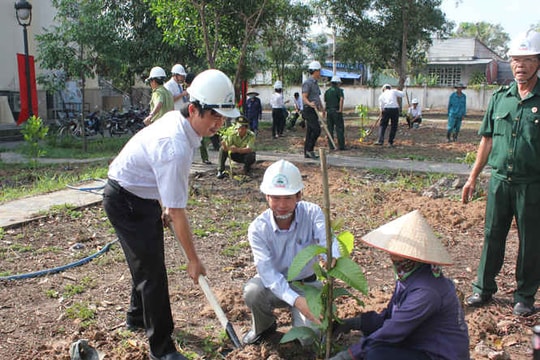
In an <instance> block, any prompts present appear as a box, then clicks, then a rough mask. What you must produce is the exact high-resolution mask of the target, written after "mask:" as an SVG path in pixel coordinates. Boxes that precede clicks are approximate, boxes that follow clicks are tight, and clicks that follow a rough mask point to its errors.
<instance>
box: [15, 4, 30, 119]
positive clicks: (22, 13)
mask: <svg viewBox="0 0 540 360" xmlns="http://www.w3.org/2000/svg"><path fill="white" fill-rule="evenodd" d="M15 14H16V15H17V22H18V23H19V25H21V26H22V27H23V37H24V71H25V74H26V94H27V96H28V117H32V116H33V115H34V110H33V107H32V88H31V82H30V57H29V55H28V30H27V29H26V28H27V27H28V26H30V23H31V22H32V4H30V3H29V2H28V1H26V0H17V2H16V3H15Z"/></svg>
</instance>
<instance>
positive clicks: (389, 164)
mask: <svg viewBox="0 0 540 360" xmlns="http://www.w3.org/2000/svg"><path fill="white" fill-rule="evenodd" d="M209 155H210V160H211V161H212V162H213V163H214V164H213V165H203V164H200V163H194V164H193V166H192V168H191V171H192V173H193V172H207V171H216V165H215V164H216V163H217V152H215V151H210V152H209ZM282 158H286V159H287V160H289V161H292V162H294V163H300V162H305V163H309V162H311V163H318V160H312V159H305V158H304V156H303V155H302V154H286V153H278V152H271V151H260V152H257V160H258V161H261V160H262V161H276V160H279V159H282ZM0 159H1V161H3V162H6V163H8V162H11V163H15V162H21V161H24V160H25V159H24V158H22V157H21V155H19V154H17V153H11V152H3V153H0ZM197 159H198V157H197V156H196V161H197ZM40 161H41V162H50V163H64V162H66V163H76V162H84V161H88V160H73V159H40ZM327 163H328V165H329V166H337V167H357V168H366V169H389V170H397V169H400V170H403V171H415V172H434V173H449V174H453V175H463V176H466V175H468V174H469V171H470V168H469V166H467V165H465V164H457V163H436V162H429V161H413V160H395V159H394V160H392V159H375V158H362V157H355V156H343V155H341V154H340V153H339V152H332V153H330V154H328V155H327ZM100 185H103V183H102V182H96V183H94V184H87V185H85V187H89V188H92V187H99V186H100ZM101 198H102V197H101V194H100V193H99V191H98V193H95V192H87V191H80V190H73V189H65V190H61V191H55V192H52V193H49V194H44V195H39V196H33V197H31V198H24V199H19V200H15V201H11V202H7V203H4V204H1V205H0V227H4V228H5V227H10V226H15V225H17V224H20V223H24V222H28V221H30V220H32V219H35V218H36V217H39V216H40V214H43V213H44V212H46V211H47V210H49V209H50V208H51V207H53V206H58V205H63V204H70V205H74V206H76V207H80V206H86V205H91V204H94V203H99V202H101Z"/></svg>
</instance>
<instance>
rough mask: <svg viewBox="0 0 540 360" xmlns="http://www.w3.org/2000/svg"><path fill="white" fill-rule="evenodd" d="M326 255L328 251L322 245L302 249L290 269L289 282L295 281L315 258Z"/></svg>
mask: <svg viewBox="0 0 540 360" xmlns="http://www.w3.org/2000/svg"><path fill="white" fill-rule="evenodd" d="M324 253H326V249H325V248H324V247H322V246H320V245H310V246H308V247H306V248H304V249H302V251H300V252H299V253H298V254H296V256H295V257H294V260H293V262H292V264H291V266H290V267H289V274H288V276H287V280H288V281H293V280H294V279H295V278H296V277H297V276H298V275H299V274H300V272H301V271H302V270H303V269H304V268H305V267H306V265H307V264H308V263H309V262H310V261H311V260H313V258H314V257H315V256H317V255H320V254H324Z"/></svg>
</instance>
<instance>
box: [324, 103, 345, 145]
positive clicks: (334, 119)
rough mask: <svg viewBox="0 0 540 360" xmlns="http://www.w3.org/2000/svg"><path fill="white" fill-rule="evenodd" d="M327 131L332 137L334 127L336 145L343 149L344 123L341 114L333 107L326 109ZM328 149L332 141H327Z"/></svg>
mask: <svg viewBox="0 0 540 360" xmlns="http://www.w3.org/2000/svg"><path fill="white" fill-rule="evenodd" d="M327 125H328V132H329V133H330V135H331V136H332V138H333V137H334V128H335V129H336V135H337V146H338V147H339V149H340V150H343V149H345V124H344V122H343V114H342V113H339V112H337V110H334V109H328V115H327ZM328 145H329V147H330V149H332V148H333V146H332V143H331V142H330V141H328Z"/></svg>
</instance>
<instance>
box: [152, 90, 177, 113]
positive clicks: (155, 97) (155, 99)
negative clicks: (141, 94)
mask: <svg viewBox="0 0 540 360" xmlns="http://www.w3.org/2000/svg"><path fill="white" fill-rule="evenodd" d="M160 102H161V103H162V105H161V109H159V111H157V112H156V113H154V116H153V117H152V122H154V121H156V120H157V119H159V118H160V117H162V116H163V115H165V113H168V112H169V111H171V110H174V99H173V96H172V94H171V92H170V91H169V90H167V89H166V88H165V86H163V85H159V86H158V87H157V88H155V89H154V90H152V99H150V112H152V111H153V110H154V109H155V107H156V106H157V104H159V103H160Z"/></svg>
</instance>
